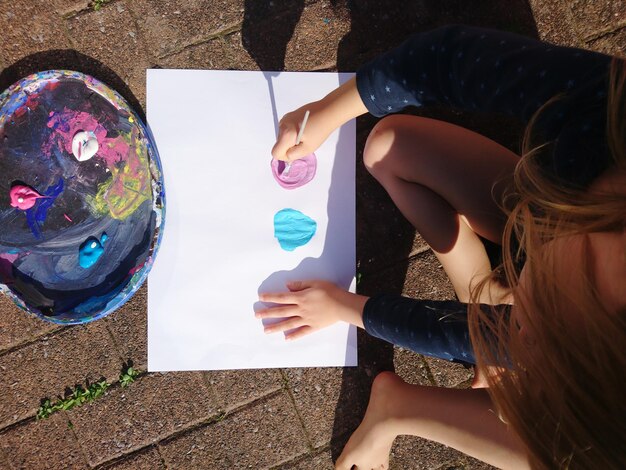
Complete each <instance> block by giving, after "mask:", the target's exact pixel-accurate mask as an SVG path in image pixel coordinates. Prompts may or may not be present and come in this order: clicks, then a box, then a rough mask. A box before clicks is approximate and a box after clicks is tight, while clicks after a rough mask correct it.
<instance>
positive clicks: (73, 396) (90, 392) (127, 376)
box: [36, 361, 141, 420]
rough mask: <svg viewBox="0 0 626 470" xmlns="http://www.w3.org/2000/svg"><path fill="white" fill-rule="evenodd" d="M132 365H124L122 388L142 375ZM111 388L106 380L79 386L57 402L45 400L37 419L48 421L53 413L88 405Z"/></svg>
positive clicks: (120, 379)
mask: <svg viewBox="0 0 626 470" xmlns="http://www.w3.org/2000/svg"><path fill="white" fill-rule="evenodd" d="M131 364H132V363H131V362H130V361H129V363H128V364H124V366H123V367H122V372H121V373H120V378H119V383H120V386H122V387H128V386H129V385H130V384H132V383H133V382H134V381H135V379H136V378H137V377H138V376H139V375H140V373H141V372H139V371H138V370H136V369H133V367H132V365H131ZM110 386H111V384H110V383H107V381H106V380H104V379H103V380H100V381H99V382H96V383H93V384H91V385H89V386H88V387H86V388H85V387H83V386H81V385H77V386H76V387H74V388H73V389H69V390H68V391H67V392H66V394H65V397H64V398H62V399H60V400H57V401H56V402H52V401H51V400H50V399H49V398H44V399H43V400H42V401H41V405H40V406H39V409H38V410H37V415H36V417H37V419H38V420H39V419H46V418H49V417H50V415H51V414H52V413H56V412H57V411H61V410H71V409H72V408H74V407H75V406H80V405H82V404H84V403H88V402H91V401H94V400H95V399H97V398H99V397H101V396H102V395H104V392H106V391H107V389H108V388H109V387H110Z"/></svg>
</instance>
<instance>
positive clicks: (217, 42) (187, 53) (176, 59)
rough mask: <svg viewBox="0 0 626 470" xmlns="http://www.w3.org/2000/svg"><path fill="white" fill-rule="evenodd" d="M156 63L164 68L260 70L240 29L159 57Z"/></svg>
mask: <svg viewBox="0 0 626 470" xmlns="http://www.w3.org/2000/svg"><path fill="white" fill-rule="evenodd" d="M156 63H157V64H158V66H159V67H161V68H164V69H166V68H169V69H204V70H259V66H258V65H257V64H256V62H255V61H254V59H252V57H250V54H249V53H248V52H247V51H246V50H245V49H244V47H243V44H242V43H241V32H240V31H237V32H235V33H232V34H228V35H226V36H220V37H218V38H215V39H214V40H212V41H209V42H205V43H202V44H198V45H197V46H193V47H186V48H184V49H183V50H182V51H180V52H176V53H173V54H170V55H168V56H166V57H163V58H160V59H157V60H156Z"/></svg>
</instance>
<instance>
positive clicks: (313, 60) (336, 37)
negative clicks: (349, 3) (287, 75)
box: [285, 1, 350, 70]
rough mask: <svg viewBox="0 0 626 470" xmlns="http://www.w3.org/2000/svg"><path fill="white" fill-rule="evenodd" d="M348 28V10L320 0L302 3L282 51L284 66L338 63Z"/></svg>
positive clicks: (315, 66) (319, 66)
mask: <svg viewBox="0 0 626 470" xmlns="http://www.w3.org/2000/svg"><path fill="white" fill-rule="evenodd" d="M349 31H350V18H349V16H348V15H347V12H345V11H344V10H340V9H337V8H332V7H331V4H330V2H328V1H322V2H317V3H314V4H312V5H308V6H305V7H304V10H303V12H302V15H301V17H300V20H299V21H298V24H297V26H296V28H295V30H294V33H293V36H292V38H291V39H290V41H289V43H288V45H287V50H286V53H285V69H286V70H315V69H327V68H331V67H335V66H336V65H337V51H338V47H339V43H340V41H341V39H342V38H343V37H344V36H345V35H346V34H347V33H348V32H349Z"/></svg>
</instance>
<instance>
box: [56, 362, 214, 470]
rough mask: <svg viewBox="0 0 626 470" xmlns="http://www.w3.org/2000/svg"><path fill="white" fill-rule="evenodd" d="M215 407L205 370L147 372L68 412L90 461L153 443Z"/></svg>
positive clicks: (100, 461)
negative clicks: (135, 379) (131, 382)
mask: <svg viewBox="0 0 626 470" xmlns="http://www.w3.org/2000/svg"><path fill="white" fill-rule="evenodd" d="M216 412H217V407H216V406H215V401H214V398H213V396H212V393H211V391H210V390H209V389H208V388H207V386H206V385H205V382H204V379H203V377H202V374H201V373H199V372H195V373H190V372H185V373H169V374H149V375H146V376H143V377H141V378H140V379H138V380H137V381H136V382H134V383H133V384H131V385H130V386H129V387H127V388H121V387H115V388H114V389H112V390H110V391H109V392H107V393H106V395H105V396H104V397H101V398H99V399H98V400H96V401H94V402H92V403H89V404H87V405H83V406H81V407H79V408H75V409H73V410H71V411H69V412H68V416H69V418H70V420H71V421H72V423H73V424H74V432H75V433H76V436H77V437H78V440H79V443H80V445H81V447H82V449H83V451H84V453H85V455H86V457H87V459H88V461H89V464H90V465H92V466H95V465H98V464H100V463H102V462H106V461H108V460H111V459H113V458H116V457H119V456H120V455H122V454H125V453H128V452H131V451H133V450H135V449H138V448H140V447H143V446H145V445H148V444H152V443H155V442H157V441H159V440H161V439H163V438H165V437H167V436H169V435H170V434H172V433H173V432H176V431H179V430H181V429H184V428H185V427H187V426H189V425H192V424H194V423H197V422H200V421H202V420H205V419H208V418H209V417H210V416H212V415H214V414H215V413H216Z"/></svg>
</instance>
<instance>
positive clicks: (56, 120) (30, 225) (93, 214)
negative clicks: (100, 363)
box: [0, 70, 165, 324]
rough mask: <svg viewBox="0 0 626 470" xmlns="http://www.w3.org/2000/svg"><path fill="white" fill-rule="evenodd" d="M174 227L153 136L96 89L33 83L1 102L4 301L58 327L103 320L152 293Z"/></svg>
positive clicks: (86, 81)
mask: <svg viewBox="0 0 626 470" xmlns="http://www.w3.org/2000/svg"><path fill="white" fill-rule="evenodd" d="M164 216H165V198H164V189H163V175H162V170H161V164H160V161H159V157H158V153H157V149H156V146H155V144H154V140H153V138H152V136H151V134H150V131H149V129H148V128H147V127H146V126H145V125H144V124H143V123H142V121H141V119H140V118H139V116H138V115H137V114H136V113H135V112H134V111H133V110H132V109H131V108H130V107H129V105H128V104H127V103H126V101H125V100H124V99H123V98H122V97H121V96H120V95H119V94H118V93H116V92H115V91H114V90H112V89H111V88H109V87H107V86H106V85H105V84H103V83H101V82H99V81H98V80H96V79H95V78H93V77H90V76H88V75H84V74H81V73H78V72H72V71H67V70H52V71H46V72H40V73H37V74H34V75H31V76H28V77H26V78H24V79H22V80H20V81H19V82H17V83H15V84H14V85H12V86H11V87H10V88H9V89H8V90H6V91H4V92H3V93H2V94H1V95H0V290H1V291H3V292H4V293H6V294H7V295H9V296H10V297H11V298H12V299H13V300H14V302H15V303H16V304H17V305H18V306H20V307H22V308H23V309H25V310H27V311H29V312H31V313H33V314H35V315H37V316H38V317H40V318H43V319H45V320H48V321H52V322H54V323H62V324H76V323H85V322H89V321H92V320H96V319H98V318H101V317H103V316H105V315H107V314H108V313H111V312H112V311H113V310H115V309H116V308H117V307H119V306H121V305H122V304H123V303H124V302H125V301H126V300H128V299H129V298H130V297H131V296H132V295H133V294H134V293H135V292H136V291H137V289H138V288H139V286H140V285H141V284H142V283H143V282H144V281H145V279H146V277H147V274H148V271H149V270H150V267H151V266H152V263H153V261H154V257H155V255H156V252H157V250H158V247H159V244H160V241H161V235H162V229H163V222H164Z"/></svg>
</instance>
